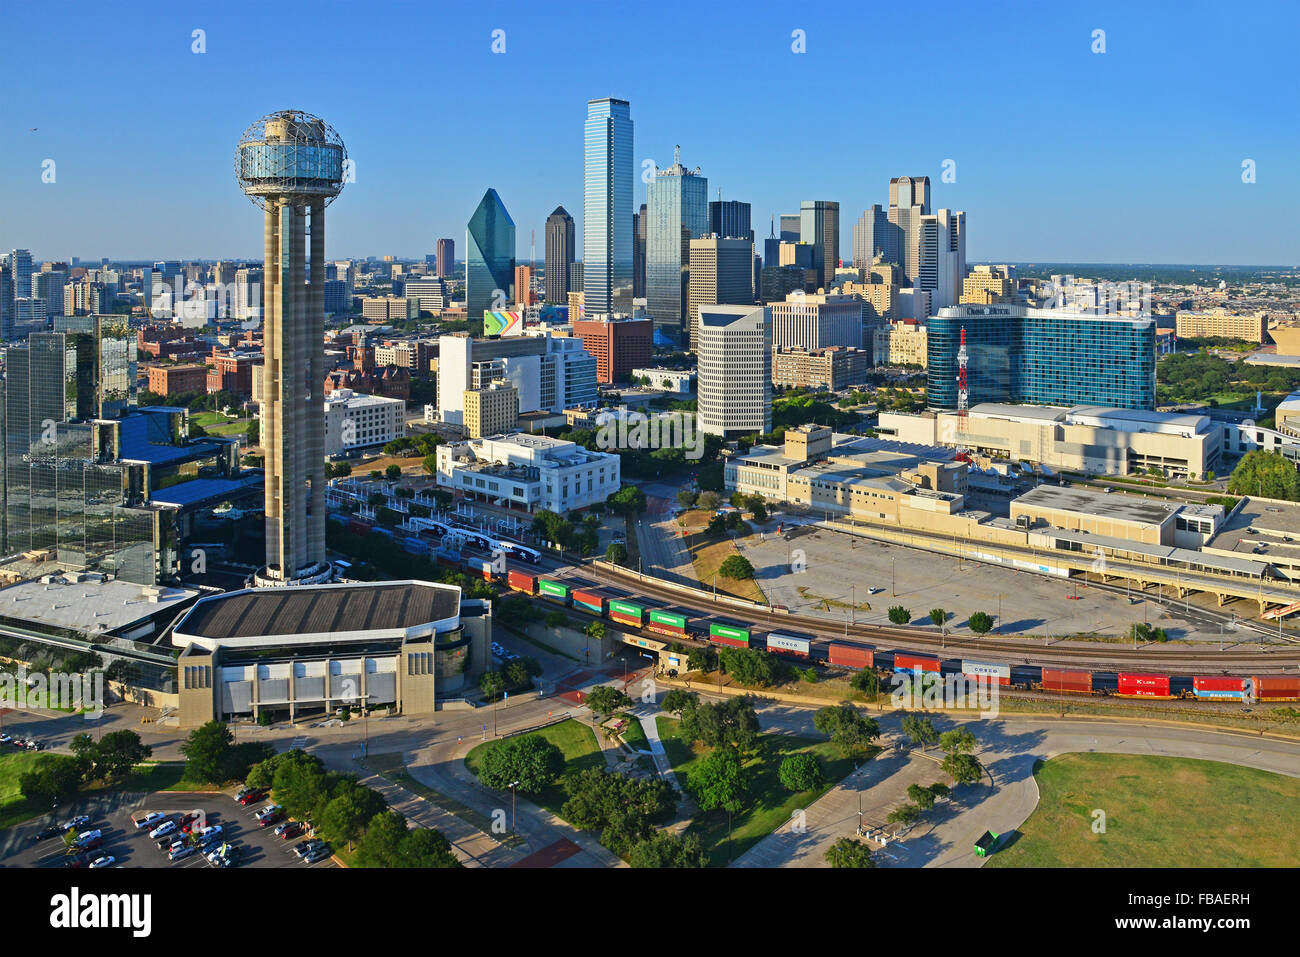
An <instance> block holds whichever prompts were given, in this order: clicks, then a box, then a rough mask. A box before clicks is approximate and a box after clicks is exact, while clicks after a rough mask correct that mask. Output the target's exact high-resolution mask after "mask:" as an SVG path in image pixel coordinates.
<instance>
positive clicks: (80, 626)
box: [0, 572, 199, 635]
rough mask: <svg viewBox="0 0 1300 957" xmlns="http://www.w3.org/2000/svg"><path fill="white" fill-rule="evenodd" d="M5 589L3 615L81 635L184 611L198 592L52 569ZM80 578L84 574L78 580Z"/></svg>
mask: <svg viewBox="0 0 1300 957" xmlns="http://www.w3.org/2000/svg"><path fill="white" fill-rule="evenodd" d="M42 578H48V579H49V580H48V581H43V580H42V579H41V578H37V579H33V580H30V581H24V582H18V583H17V584H13V585H7V586H5V587H4V588H0V616H3V617H5V618H13V619H19V618H20V619H23V620H25V621H31V622H39V623H40V624H43V625H50V626H54V627H56V628H66V629H69V630H71V631H76V632H80V633H82V634H87V635H88V634H93V633H94V632H97V631H98V632H111V631H117V630H119V629H122V628H125V627H127V626H128V625H133V624H135V623H136V622H138V621H141V620H142V619H145V618H150V617H152V616H154V615H156V614H158V612H160V611H165V610H167V609H174V610H175V611H180V609H181V608H182V607H184V605H186V604H187V603H188V602H191V601H193V600H194V599H195V598H197V597H198V596H199V592H198V591H197V590H196V589H193V588H166V587H162V586H153V585H137V584H135V583H134V582H128V581H123V580H121V579H120V578H114V579H109V580H103V579H102V576H99V575H96V574H93V573H92V574H85V573H80V574H79V573H76V572H65V573H62V574H59V573H50V574H47V575H44V576H42ZM78 579H82V580H80V581H78Z"/></svg>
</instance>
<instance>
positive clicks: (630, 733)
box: [619, 714, 650, 751]
mask: <svg viewBox="0 0 1300 957" xmlns="http://www.w3.org/2000/svg"><path fill="white" fill-rule="evenodd" d="M619 717H620V718H624V719H626V720H627V727H626V728H624V729H623V742H624V743H625V744H626V745H627V746H628V747H629V748H631V749H632V750H634V751H649V750H650V739H649V738H647V737H646V736H645V729H644V728H642V727H641V722H640V721H639V720H638V719H637V716H636V715H634V714H621V715H619Z"/></svg>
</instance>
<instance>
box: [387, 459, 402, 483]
mask: <svg viewBox="0 0 1300 957" xmlns="http://www.w3.org/2000/svg"><path fill="white" fill-rule="evenodd" d="M384 475H385V477H387V479H388V481H390V482H396V481H397V480H398V479H399V478H401V477H402V467H401V466H400V465H398V464H397V463H396V462H394V463H393V464H392V465H390V466H388V468H386V469H384Z"/></svg>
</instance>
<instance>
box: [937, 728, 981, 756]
mask: <svg viewBox="0 0 1300 957" xmlns="http://www.w3.org/2000/svg"><path fill="white" fill-rule="evenodd" d="M977 743H978V742H977V741H976V740H975V735H974V733H973V732H972V731H971V729H970V728H967V727H964V726H963V727H960V728H954V729H953V730H952V731H945V732H944V733H943V734H941V735H939V747H940V748H941V749H943V751H944V752H945V753H947V754H970V753H971V752H972V751H974V750H975V745H976V744H977Z"/></svg>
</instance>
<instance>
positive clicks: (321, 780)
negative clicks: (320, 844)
mask: <svg viewBox="0 0 1300 957" xmlns="http://www.w3.org/2000/svg"><path fill="white" fill-rule="evenodd" d="M333 783H334V782H333V781H332V780H331V779H330V776H329V774H328V772H327V771H326V770H325V764H324V763H323V762H322V761H321V759H320V758H318V757H316V756H315V755H313V754H308V753H307V752H306V751H302V750H298V749H294V750H292V751H286V752H285V753H284V754H281V755H278V756H277V759H276V760H275V765H274V773H273V776H272V784H271V790H272V793H273V794H274V795H275V800H276V802H277V803H279V804H280V805H282V806H283V807H284V810H285V813H286V814H288V815H289V816H290V817H294V818H298V819H299V820H301V819H302V818H305V817H310V816H311V815H313V814H316V813H318V812H319V811H320V810H322V809H323V808H324V806H325V804H326V803H327V802H328V801H329V798H330V788H331V786H332V784H333Z"/></svg>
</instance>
